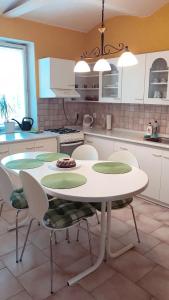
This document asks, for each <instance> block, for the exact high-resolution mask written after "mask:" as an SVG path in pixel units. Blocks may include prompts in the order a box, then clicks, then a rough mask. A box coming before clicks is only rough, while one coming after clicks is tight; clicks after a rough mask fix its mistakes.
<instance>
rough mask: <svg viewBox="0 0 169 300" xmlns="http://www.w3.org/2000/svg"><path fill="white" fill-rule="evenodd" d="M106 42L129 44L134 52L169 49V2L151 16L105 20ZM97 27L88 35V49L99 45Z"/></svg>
mask: <svg viewBox="0 0 169 300" xmlns="http://www.w3.org/2000/svg"><path fill="white" fill-rule="evenodd" d="M105 25H106V27H107V31H106V33H105V42H107V43H112V44H114V45H118V43H119V42H124V43H126V44H128V46H129V48H130V49H131V51H132V52H134V53H145V52H153V51H161V50H169V4H167V5H165V6H164V7H162V8H161V9H160V10H158V11H157V12H156V13H155V14H153V15H152V16H150V17H142V18H140V17H129V16H120V17H114V18H111V19H109V20H107V21H106V22H105ZM97 28H98V27H96V28H94V29H93V30H91V31H90V32H89V33H88V35H87V37H86V44H87V48H86V49H91V48H93V47H95V46H97V45H99V33H98V31H97Z"/></svg>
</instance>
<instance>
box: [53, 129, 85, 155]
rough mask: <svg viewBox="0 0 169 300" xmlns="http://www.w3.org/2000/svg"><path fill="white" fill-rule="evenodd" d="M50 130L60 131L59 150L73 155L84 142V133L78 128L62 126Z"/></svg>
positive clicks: (58, 138)
mask: <svg viewBox="0 0 169 300" xmlns="http://www.w3.org/2000/svg"><path fill="white" fill-rule="evenodd" d="M49 131H51V132H55V133H58V136H57V142H58V152H62V153H67V154H69V155H70V156H71V155H72V152H73V151H74V150H75V149H76V148H77V147H79V146H80V145H83V144H84V133H83V132H82V131H80V130H78V129H75V128H66V127H62V128H56V129H49Z"/></svg>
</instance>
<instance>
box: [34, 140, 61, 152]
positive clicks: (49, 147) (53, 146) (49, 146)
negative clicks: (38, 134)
mask: <svg viewBox="0 0 169 300" xmlns="http://www.w3.org/2000/svg"><path fill="white" fill-rule="evenodd" d="M35 151H49V152H57V140H56V138H52V139H43V140H39V141H36V142H35Z"/></svg>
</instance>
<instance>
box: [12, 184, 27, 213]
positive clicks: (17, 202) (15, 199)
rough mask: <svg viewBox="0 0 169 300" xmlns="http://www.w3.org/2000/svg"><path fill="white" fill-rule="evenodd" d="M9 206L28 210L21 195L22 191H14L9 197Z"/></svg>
mask: <svg viewBox="0 0 169 300" xmlns="http://www.w3.org/2000/svg"><path fill="white" fill-rule="evenodd" d="M10 201H11V204H12V206H13V207H14V208H16V209H25V208H28V203H27V201H26V198H25V196H24V193H23V189H22V188H21V189H17V190H14V191H13V192H12V194H11V197H10Z"/></svg>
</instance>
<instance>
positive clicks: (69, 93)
mask: <svg viewBox="0 0 169 300" xmlns="http://www.w3.org/2000/svg"><path fill="white" fill-rule="evenodd" d="M51 92H53V94H54V97H55V98H79V97H80V95H79V93H78V92H77V91H76V90H75V89H72V90H65V89H57V88H56V89H53V88H52V89H51Z"/></svg>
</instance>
